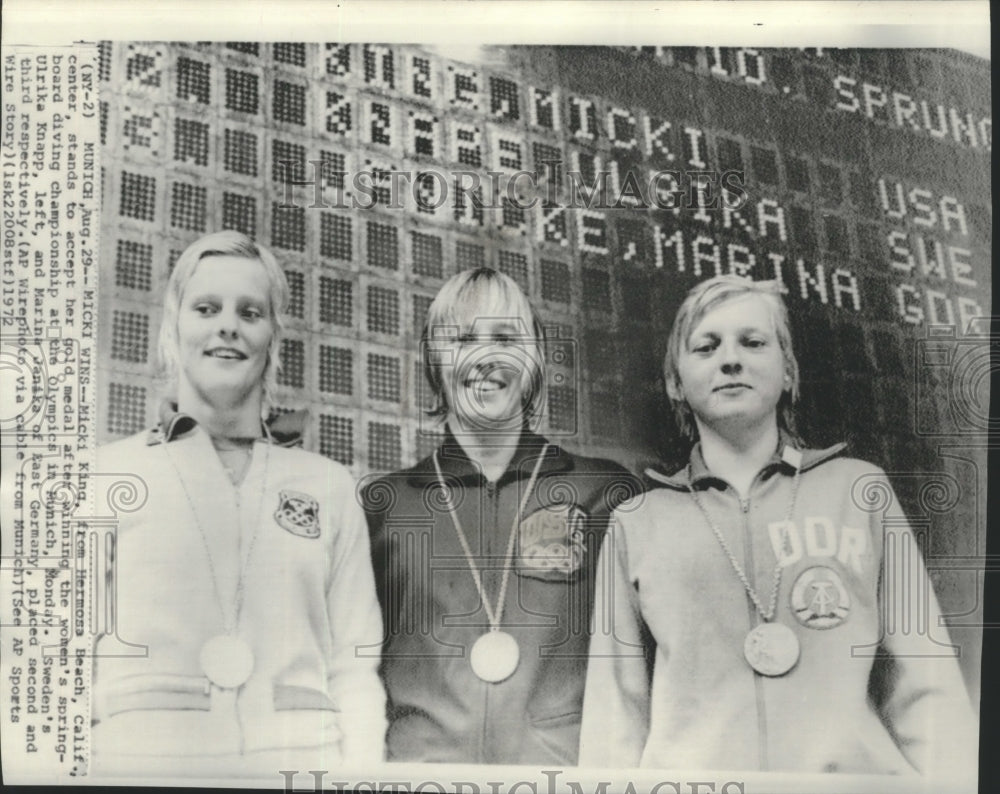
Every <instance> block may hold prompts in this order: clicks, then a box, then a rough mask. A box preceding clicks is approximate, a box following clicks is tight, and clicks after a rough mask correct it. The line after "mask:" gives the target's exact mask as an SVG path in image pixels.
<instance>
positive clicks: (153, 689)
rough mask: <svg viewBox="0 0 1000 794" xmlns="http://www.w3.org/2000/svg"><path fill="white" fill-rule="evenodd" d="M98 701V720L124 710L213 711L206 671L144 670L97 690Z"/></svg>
mask: <svg viewBox="0 0 1000 794" xmlns="http://www.w3.org/2000/svg"><path fill="white" fill-rule="evenodd" d="M94 705H95V707H94V712H95V713H94V721H95V723H96V722H99V721H100V720H102V719H107V718H108V717H113V716H114V715H115V714H120V713H122V712H124V711H143V710H151V709H165V710H196V711H209V710H210V709H211V707H212V698H211V684H210V683H209V680H208V679H207V678H206V677H205V676H203V675H179V674H168V673H159V674H152V675H151V674H147V673H143V674H140V675H133V676H128V677H126V678H121V679H119V680H117V681H115V682H114V683H112V684H109V685H108V686H107V687H106V688H104V691H103V692H100V693H98V694H97V696H96V697H95V704H94Z"/></svg>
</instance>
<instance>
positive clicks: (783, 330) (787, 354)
mask: <svg viewBox="0 0 1000 794" xmlns="http://www.w3.org/2000/svg"><path fill="white" fill-rule="evenodd" d="M747 295H757V296H759V297H761V298H763V299H764V303H765V304H767V307H768V309H769V310H770V312H771V319H772V321H773V322H774V331H775V335H776V336H777V338H778V344H779V346H780V347H781V354H782V357H783V358H784V360H785V373H786V374H787V375H788V384H787V386H786V388H785V390H784V391H783V392H782V395H781V399H780V400H779V401H778V427H779V429H781V430H784V431H785V432H786V433H787V434H789V435H791V436H792V437H793V438H794V439H796V440H797V439H798V432H797V431H796V428H795V404H796V402H798V399H799V363H798V361H797V360H796V358H795V351H794V349H793V348H792V330H791V326H790V325H789V322H788V309H787V308H786V307H785V302H784V300H782V298H781V284H780V283H779V282H777V281H751V280H750V279H747V278H742V277H740V276H716V277H715V278H710V279H708V280H707V281H702V282H700V283H698V284H696V285H695V286H694V287H692V288H691V291H690V292H688V294H687V297H686V298H685V299H684V303H682V304H681V307H680V309H678V311H677V316H676V317H675V318H674V325H673V328H672V329H671V331H670V337H669V338H668V339H667V353H666V356H665V357H664V359H663V378H664V381H665V382H666V385H667V396H668V398H669V399H670V406H671V408H672V409H673V412H674V419H675V420H676V421H677V426H678V428H679V429H680V431H681V433H682V434H683V435H684V436H686V437H687V438H689V439H692V440H694V439H697V438H698V427H697V425H696V424H695V421H694V415H693V414H692V412H691V406H690V405H688V403H687V400H684V399H683V398H681V399H675V398H674V397H673V396H672V395H671V390H672V391H673V392H674V393H676V394H682V393H683V391H682V388H681V379H680V373H679V372H678V369H677V364H678V361H679V360H680V356H681V352H682V351H683V348H684V346H685V345H686V344H687V342H688V339H689V338H690V336H691V332H692V331H693V330H694V328H695V326H696V325H698V323H700V322H701V320H702V318H703V317H704V316H705V315H706V314H708V312H709V311H711V310H712V309H714V308H715V307H716V306H719V305H720V304H722V303H727V302H728V301H731V300H736V299H737V298H743V297H746V296H747Z"/></svg>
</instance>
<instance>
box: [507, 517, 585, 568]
mask: <svg viewBox="0 0 1000 794" xmlns="http://www.w3.org/2000/svg"><path fill="white" fill-rule="evenodd" d="M586 520H587V514H586V513H585V512H584V511H583V510H582V509H581V508H579V507H578V506H576V505H568V504H559V505H551V506H549V507H544V508H542V509H541V510H538V511H536V512H534V513H532V514H531V515H530V516H528V517H527V518H525V519H524V520H522V521H521V524H520V526H519V527H518V541H519V542H518V547H519V554H518V561H517V564H518V568H519V569H521V570H524V571H539V572H553V573H560V574H564V575H566V576H568V575H570V574H572V573H575V572H576V571H578V570H579V569H580V566H581V565H583V558H584V555H585V554H586V552H587V547H586V542H585V540H584V534H583V529H584V525H585V522H586Z"/></svg>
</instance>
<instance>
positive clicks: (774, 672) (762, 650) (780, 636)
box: [743, 623, 799, 676]
mask: <svg viewBox="0 0 1000 794" xmlns="http://www.w3.org/2000/svg"><path fill="white" fill-rule="evenodd" d="M743 655H744V656H745V657H746V660H747V663H748V664H749V665H750V666H751V667H752V668H753V669H754V670H756V671H757V672H758V673H760V674H761V675H766V676H779V675H784V674H785V673H787V672H788V671H789V670H791V669H792V668H793V667H795V664H796V663H797V662H798V661H799V638H798V637H796V636H795V632H794V631H792V630H791V629H790V628H788V626H786V625H784V624H783V623H761V624H760V625H759V626H757V627H756V628H755V629H753V630H752V631H751V632H750V633H749V634H747V638H746V641H745V642H744V643H743Z"/></svg>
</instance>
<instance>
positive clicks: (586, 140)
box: [98, 42, 992, 689]
mask: <svg viewBox="0 0 1000 794" xmlns="http://www.w3.org/2000/svg"><path fill="white" fill-rule="evenodd" d="M100 77H101V103H100V122H101V126H100V136H101V147H102V149H101V164H102V169H101V171H102V197H103V210H102V212H103V215H102V227H101V265H100V267H101V274H100V300H101V303H100V319H101V322H100V330H99V347H98V349H99V351H100V353H99V370H98V373H99V379H100V397H99V404H100V415H99V421H98V436H99V438H98V440H99V441H108V440H110V439H113V438H117V437H121V436H123V435H127V434H131V433H134V432H138V431H140V430H142V429H143V428H146V427H149V426H151V425H152V424H153V423H154V422H155V417H156V414H157V406H158V402H159V400H160V396H159V395H160V392H161V387H162V385H163V384H162V383H161V382H160V381H159V376H158V370H157V362H156V353H155V350H156V337H157V333H158V328H159V322H160V316H161V301H162V296H163V294H164V288H165V284H166V281H167V278H168V276H169V273H170V269H171V267H172V266H173V264H174V262H175V261H176V258H177V257H178V256H179V254H180V253H181V251H183V249H184V248H185V247H186V246H187V245H188V244H189V243H190V242H192V241H193V240H195V239H197V238H198V237H200V236H201V235H202V234H204V233H206V232H210V231H216V230H219V229H237V230H240V231H242V232H245V233H246V234H247V235H249V236H250V237H252V238H254V239H255V240H257V241H259V242H261V243H262V244H264V245H266V246H268V247H269V248H270V249H271V250H272V251H274V253H275V255H276V256H277V258H278V260H279V262H280V263H281V264H282V265H283V267H284V269H285V272H286V275H287V277H288V282H289V285H290V289H291V298H292V299H291V306H290V315H291V316H290V321H289V324H288V333H287V337H286V338H285V339H284V341H283V343H282V347H281V351H280V353H281V364H282V369H281V373H280V378H279V390H278V395H277V403H278V404H277V405H276V406H274V410H275V411H279V412H280V411H289V410H297V409H303V408H304V409H308V412H309V417H310V420H309V424H308V430H307V435H306V440H305V443H306V447H307V448H309V449H312V450H315V451H318V452H319V453H321V454H323V455H326V456H328V457H331V458H333V459H335V460H338V461H340V462H342V463H344V464H345V465H346V466H348V467H349V468H350V469H351V471H352V473H353V474H354V475H355V476H357V477H360V476H363V475H365V474H368V473H370V472H377V471H388V470H393V469H396V468H399V467H401V466H405V465H409V464H411V463H413V462H415V461H416V460H417V459H419V458H420V457H422V456H423V455H425V454H427V453H428V452H429V451H430V450H431V449H432V448H433V446H434V445H435V444H436V442H437V440H438V438H439V436H438V435H437V428H435V427H434V426H432V425H431V424H430V423H429V421H428V419H427V418H426V415H425V408H426V407H427V406H428V405H429V403H430V395H429V392H428V387H427V384H426V382H425V380H424V377H423V371H422V363H421V356H420V344H419V338H420V333H421V329H422V325H423V322H424V318H425V316H426V311H427V308H428V306H429V304H430V302H431V300H432V298H433V296H434V295H435V293H436V292H437V290H438V288H439V287H440V285H441V284H442V283H443V282H444V280H445V279H447V278H448V277H449V276H451V275H452V274H453V273H455V272H457V271H458V270H461V269H464V268H468V267H473V266H489V267H493V268H497V269H499V270H501V271H503V272H505V273H507V274H508V275H509V276H511V277H512V278H513V279H515V280H516V281H517V282H518V283H519V284H520V285H521V287H522V288H523V289H524V290H525V292H526V293H527V294H528V295H529V297H530V299H531V300H532V302H533V303H534V304H535V306H536V307H537V309H538V310H539V312H540V314H541V316H542V318H543V321H544V324H545V326H546V331H547V336H548V340H549V344H548V346H547V356H548V363H549V366H548V383H547V390H546V395H547V397H546V405H545V411H544V415H543V417H542V420H541V427H540V428H539V429H540V430H541V431H542V432H544V433H545V434H546V435H548V436H549V437H550V438H552V439H553V440H554V441H556V442H558V443H561V444H563V445H565V446H567V447H568V448H570V449H573V450H574V451H579V452H582V453H585V454H593V455H601V456H607V457H610V458H613V459H616V460H618V461H620V462H622V463H624V464H626V465H628V466H630V467H631V468H633V469H634V470H637V471H638V470H641V468H642V467H644V466H645V465H647V464H648V463H650V462H653V461H663V460H666V461H667V462H675V463H676V462H679V461H680V460H682V459H683V457H684V455H685V454H686V449H685V445H684V443H683V441H682V440H681V439H680V438H679V437H678V434H677V431H676V430H675V429H674V427H673V421H672V418H671V416H670V412H669V410H668V405H667V401H666V398H665V395H664V389H663V382H662V375H661V366H662V365H661V362H662V357H663V353H664V349H665V342H666V337H667V333H668V330H669V327H670V324H671V321H672V319H673V316H674V314H675V312H676V309H677V307H678V306H679V304H680V302H681V300H682V299H683V296H684V294H685V293H686V292H687V290H688V289H689V288H690V287H691V286H692V285H693V284H695V283H697V282H698V281H699V280H701V279H705V278H708V277H711V276H714V275H716V274H718V273H737V274H742V275H746V276H750V277H753V278H756V279H778V280H779V281H780V282H781V284H782V285H783V290H784V292H785V297H786V300H787V302H788V305H789V309H790V312H791V318H792V322H793V325H794V328H793V331H794V335H795V339H796V345H797V350H796V352H797V355H798V358H799V362H800V365H801V370H802V399H801V405H800V412H799V417H800V430H801V431H802V433H803V435H804V437H805V439H806V441H807V442H809V443H810V444H812V445H815V446H819V445H825V444H828V443H833V442H836V441H839V440H847V441H849V442H850V445H851V452H852V453H853V454H854V455H856V456H858V457H862V458H866V459H868V460H871V461H873V462H875V463H877V464H879V465H881V466H882V467H883V468H885V469H886V470H887V471H888V472H889V473H890V477H891V478H892V481H893V484H894V486H895V487H896V489H897V491H898V492H899V494H900V497H901V499H902V501H903V503H904V506H905V508H906V511H907V515H908V516H909V518H910V520H911V522H912V523H913V525H914V527H915V529H917V531H918V536H919V537H921V539H922V541H923V543H924V546H925V548H924V553H925V556H926V558H927V560H928V567H929V568H930V569H931V573H932V577H934V578H935V584H936V586H937V588H938V591H939V593H940V594H941V598H942V602H943V603H944V605H945V607H946V610H950V611H951V613H953V614H960V615H961V614H967V615H970V616H971V617H970V618H969V619H970V620H972V622H971V623H969V624H968V625H969V626H970V627H974V626H975V625H976V623H975V621H976V620H977V618H976V617H975V615H976V610H978V609H980V608H981V607H980V603H979V600H978V593H979V592H980V585H979V579H978V578H977V577H978V576H979V575H980V574H979V573H978V572H977V568H981V567H982V566H981V562H979V559H980V558H981V556H982V555H983V554H984V553H985V493H986V465H985V464H986V460H985V452H984V447H983V446H982V444H981V440H982V437H983V435H984V434H985V432H986V430H987V429H988V427H989V416H988V409H989V371H990V360H989V356H990V353H989V351H990V336H989V323H988V321H987V320H986V319H984V318H988V317H989V314H990V312H991V309H992V305H991V287H992V283H991V245H992V194H991V185H990V161H991V150H992V121H991V104H990V64H989V62H987V61H983V60H981V59H977V58H974V57H972V56H966V55H963V54H961V53H958V52H954V51H935V50H878V49H857V50H851V49H834V50H830V49H806V50H802V49H795V50H789V49H761V48H723V47H642V48H619V47H616V48H610V47H523V46H511V47H485V48H478V49H474V48H465V50H464V51H462V50H457V49H456V48H445V47H438V46H421V45H413V46H402V45H379V44H354V43H351V44H343V43H275V44H265V43H251V42H201V43H183V44H181V43H135V42H131V43H130V42H104V43H102V44H101V45H100ZM977 440H978V441H979V442H980V443H977ZM961 625H962V624H961V623H960V622H959V623H955V624H953V626H961ZM954 630H955V629H954V628H953V631H954ZM958 630H960V629H958ZM972 630H973V629H972V628H970V631H972ZM975 644H976V642H975V641H973V645H975ZM967 647H968V646H967ZM977 656H978V654H977V653H971V654H967V655H966V657H965V658H964V659H963V664H964V665H965V666H966V673H967V675H968V677H969V681H970V685H971V686H972V688H973V689H975V687H976V686H977V683H978V675H977V672H976V670H977V665H978V658H977Z"/></svg>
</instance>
